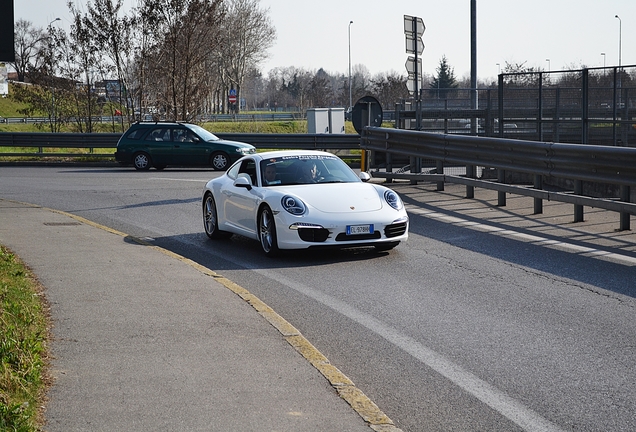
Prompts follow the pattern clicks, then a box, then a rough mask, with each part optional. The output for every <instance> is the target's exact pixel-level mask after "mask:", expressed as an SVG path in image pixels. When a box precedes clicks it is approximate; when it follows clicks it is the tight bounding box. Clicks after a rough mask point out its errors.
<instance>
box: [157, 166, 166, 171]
mask: <svg viewBox="0 0 636 432" xmlns="http://www.w3.org/2000/svg"><path fill="white" fill-rule="evenodd" d="M155 169H156V170H157V171H163V170H164V169H166V165H155Z"/></svg>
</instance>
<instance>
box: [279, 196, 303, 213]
mask: <svg viewBox="0 0 636 432" xmlns="http://www.w3.org/2000/svg"><path fill="white" fill-rule="evenodd" d="M280 203H281V205H282V206H283V208H284V209H285V210H286V211H287V212H288V213H290V214H293V215H294V216H300V215H303V214H305V212H306V211H307V207H305V203H303V202H302V201H301V200H299V199H298V198H294V197H293V196H290V195H285V196H284V197H283V198H282V199H281V200H280Z"/></svg>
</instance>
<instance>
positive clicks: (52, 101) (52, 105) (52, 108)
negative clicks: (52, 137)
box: [40, 18, 62, 153]
mask: <svg viewBox="0 0 636 432" xmlns="http://www.w3.org/2000/svg"><path fill="white" fill-rule="evenodd" d="M61 20H62V19H61V18H55V19H54V20H53V21H51V22H50V23H49V25H48V28H49V38H50V37H51V31H52V28H51V26H52V25H53V23H54V22H55V21H61ZM49 41H50V39H49ZM49 43H50V42H49ZM51 45H52V44H51ZM49 49H50V51H51V70H50V71H49V73H50V74H51V77H50V79H51V111H52V117H53V125H55V124H56V123H57V122H56V120H55V117H56V113H55V82H53V47H52V46H50V47H49ZM40 153H42V148H40Z"/></svg>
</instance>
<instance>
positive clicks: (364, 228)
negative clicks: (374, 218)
mask: <svg viewBox="0 0 636 432" xmlns="http://www.w3.org/2000/svg"><path fill="white" fill-rule="evenodd" d="M357 234H373V224H370V225H347V235H357Z"/></svg>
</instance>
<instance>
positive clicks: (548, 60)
mask: <svg viewBox="0 0 636 432" xmlns="http://www.w3.org/2000/svg"><path fill="white" fill-rule="evenodd" d="M545 61H547V62H548V72H550V59H545Z"/></svg>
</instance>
